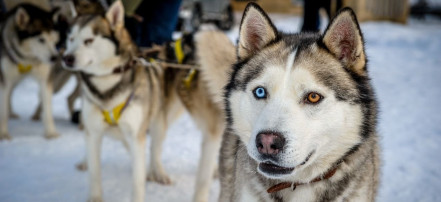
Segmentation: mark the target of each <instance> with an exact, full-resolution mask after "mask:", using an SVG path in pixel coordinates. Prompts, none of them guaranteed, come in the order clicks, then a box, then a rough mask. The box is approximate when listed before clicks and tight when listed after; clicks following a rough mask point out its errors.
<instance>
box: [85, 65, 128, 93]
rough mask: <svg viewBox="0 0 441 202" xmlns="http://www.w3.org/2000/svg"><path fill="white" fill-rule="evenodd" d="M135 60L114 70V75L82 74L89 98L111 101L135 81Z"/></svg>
mask: <svg viewBox="0 0 441 202" xmlns="http://www.w3.org/2000/svg"><path fill="white" fill-rule="evenodd" d="M135 66H136V61H135V60H129V61H128V62H127V63H126V64H124V65H119V66H116V67H114V68H113V70H112V73H110V74H107V75H99V76H96V75H92V74H87V73H83V72H81V73H80V75H81V78H82V80H83V83H84V87H85V88H86V91H88V92H89V93H90V95H89V96H91V97H93V98H95V99H98V100H100V101H105V100H108V99H111V98H112V97H114V96H115V95H116V94H118V93H119V92H121V91H124V89H125V88H126V87H127V86H130V85H131V84H132V83H133V81H134V71H135V70H134V67H135Z"/></svg>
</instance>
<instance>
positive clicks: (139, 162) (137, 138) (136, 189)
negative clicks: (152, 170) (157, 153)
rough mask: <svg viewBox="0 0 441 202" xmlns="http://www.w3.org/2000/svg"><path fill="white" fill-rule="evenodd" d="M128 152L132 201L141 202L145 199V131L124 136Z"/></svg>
mask: <svg viewBox="0 0 441 202" xmlns="http://www.w3.org/2000/svg"><path fill="white" fill-rule="evenodd" d="M124 136H125V139H126V142H127V144H128V147H129V148H128V149H129V152H130V154H131V156H132V178H133V186H132V201H133V202H143V201H144V197H145V184H146V183H145V178H146V164H145V163H146V162H145V143H146V134H145V131H144V132H142V133H138V135H136V134H134V133H132V134H125V135H124Z"/></svg>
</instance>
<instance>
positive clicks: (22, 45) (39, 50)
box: [3, 4, 59, 64]
mask: <svg viewBox="0 0 441 202" xmlns="http://www.w3.org/2000/svg"><path fill="white" fill-rule="evenodd" d="M10 15H11V19H12V20H13V23H14V26H13V27H14V33H15V34H14V36H13V38H7V39H3V41H5V43H8V44H9V43H10V46H11V47H8V48H16V49H17V52H18V53H19V54H21V56H23V57H26V58H33V59H37V60H39V61H40V62H42V63H46V64H53V63H54V62H55V61H56V60H57V58H58V51H57V49H56V44H57V43H58V41H59V33H58V31H57V30H56V29H55V23H57V20H58V9H54V10H52V11H51V12H47V11H45V10H42V9H40V8H38V7H36V6H33V5H31V4H20V5H18V6H17V7H16V8H15V9H14V10H13V11H12V12H11V13H10ZM4 32H6V30H4ZM7 36H8V35H7V34H6V33H3V37H7ZM15 41H16V42H17V43H16V44H14V42H15Z"/></svg>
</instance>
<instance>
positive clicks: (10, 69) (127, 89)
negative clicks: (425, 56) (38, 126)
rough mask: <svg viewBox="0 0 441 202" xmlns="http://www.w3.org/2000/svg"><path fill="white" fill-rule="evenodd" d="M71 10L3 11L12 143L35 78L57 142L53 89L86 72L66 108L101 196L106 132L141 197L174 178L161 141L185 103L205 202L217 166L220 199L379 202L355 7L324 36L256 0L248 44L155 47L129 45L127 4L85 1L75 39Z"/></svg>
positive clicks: (207, 39) (198, 196)
mask: <svg viewBox="0 0 441 202" xmlns="http://www.w3.org/2000/svg"><path fill="white" fill-rule="evenodd" d="M77 6H78V5H77ZM92 10H93V9H92ZM60 13H61V12H60V10H59V9H52V10H51V11H47V10H45V9H43V8H39V7H38V6H35V5H32V4H18V5H17V6H16V7H15V8H14V9H11V10H10V11H9V12H8V13H7V14H6V15H5V16H4V17H3V21H2V22H1V25H0V26H1V27H0V32H1V36H0V37H1V39H0V40H1V44H0V45H1V46H0V61H1V63H0V68H1V69H0V70H1V71H0V140H5V139H11V136H10V134H9V132H8V119H9V118H14V117H16V115H15V113H14V112H13V111H12V108H11V103H10V100H11V93H12V91H13V89H14V87H15V86H16V85H17V84H18V83H19V82H20V81H21V80H22V79H23V78H25V77H32V78H33V79H35V80H36V81H37V83H38V85H39V87H40V99H41V106H39V109H38V110H37V111H36V113H35V114H34V116H33V118H34V119H39V118H40V113H41V112H42V114H41V115H42V120H43V123H44V129H45V137H46V138H55V137H58V136H59V131H57V130H56V128H55V124H54V120H53V117H52V110H51V107H52V103H51V100H52V94H53V93H54V92H55V93H56V92H57V91H58V90H59V89H61V87H62V86H63V85H64V83H65V82H66V80H67V78H69V77H70V76H74V77H75V78H76V79H77V88H76V89H75V90H74V92H73V93H72V94H71V96H69V98H68V104H69V111H70V112H71V114H74V113H73V103H74V101H75V99H76V98H78V97H80V98H81V103H82V107H81V113H80V115H79V116H80V117H79V120H80V122H81V125H82V128H83V129H84V132H85V139H86V149H87V152H86V153H87V155H86V157H85V158H84V159H83V160H82V161H81V162H80V163H79V164H78V166H77V167H78V168H79V169H81V170H86V169H87V171H88V178H89V181H88V182H89V196H88V201H91V202H92V201H93V202H97V201H102V198H103V193H102V186H101V183H102V181H101V163H100V151H101V144H102V139H103V136H104V135H109V136H111V137H113V138H115V139H117V140H120V141H121V142H122V143H123V145H124V146H125V147H126V149H127V151H128V152H129V154H130V155H131V158H132V161H131V162H132V165H131V168H132V171H131V172H132V188H131V190H132V195H131V201H137V202H140V201H145V200H147V201H148V196H146V193H145V190H146V182H145V181H146V180H149V181H155V182H158V183H161V184H170V183H171V180H170V178H169V176H168V174H167V173H166V172H165V170H164V168H163V165H162V162H161V154H162V145H163V141H164V139H165V135H166V131H167V128H168V126H170V125H171V124H172V123H173V122H174V121H175V120H176V119H177V118H179V117H180V115H181V114H182V113H183V112H184V111H187V112H188V113H189V114H190V116H191V118H192V119H193V120H194V122H195V123H196V125H197V127H198V128H199V129H200V130H201V132H202V134H203V142H202V150H201V157H200V160H199V168H198V171H197V177H196V187H195V192H194V195H193V201H195V202H202V201H208V198H209V190H210V186H211V184H212V181H213V176H214V175H215V172H216V171H217V170H219V174H220V182H221V191H220V196H219V201H221V202H230V201H242V202H248V201H249V202H254V201H280V202H281V201H285V202H288V201H375V197H376V193H377V187H378V184H379V174H380V160H379V155H380V154H379V152H380V151H379V146H378V137H377V133H376V124H377V123H376V122H377V103H376V99H375V96H374V91H373V88H372V86H371V84H370V79H369V76H368V69H367V59H366V58H367V57H366V55H365V48H364V41H363V34H362V32H361V30H360V26H359V24H358V21H357V18H356V16H355V14H354V12H353V11H352V10H351V9H350V8H344V9H342V10H340V11H339V12H338V14H337V15H336V16H335V17H334V19H332V20H331V22H330V23H329V25H328V27H327V28H326V30H325V31H324V33H323V34H319V33H284V32H281V31H279V30H277V28H276V27H275V26H274V24H273V23H272V21H271V19H270V17H269V16H268V15H267V14H266V13H265V12H264V11H263V10H262V8H260V7H259V6H258V5H257V4H255V3H249V4H248V6H247V7H246V9H245V11H244V13H243V17H242V20H241V23H240V29H239V38H238V41H237V45H234V44H233V43H232V42H231V41H230V39H229V38H228V37H227V36H226V35H225V34H224V33H223V32H219V31H200V32H198V33H196V34H194V35H193V34H190V35H184V36H183V37H182V38H181V39H179V43H174V42H170V43H167V44H164V45H162V46H155V47H154V48H152V49H150V50H148V51H143V50H141V49H140V48H139V47H137V46H136V45H135V43H134V42H133V41H132V40H131V38H130V35H129V33H128V31H127V30H126V29H125V25H124V8H123V5H122V3H121V2H120V1H115V2H114V3H113V4H112V5H111V6H110V7H109V8H108V9H107V10H106V11H105V12H104V13H103V14H98V13H94V12H81V11H80V12H76V11H75V9H74V11H73V12H72V13H73V15H72V16H71V19H70V20H67V22H68V24H69V26H68V29H65V32H66V34H63V33H62V32H63V29H62V28H63V26H62V25H63V22H64V23H66V20H65V19H64V21H63V18H62V17H60V16H62V15H61V14H60ZM77 14H78V15H77ZM60 30H61V31H60ZM60 44H63V45H60ZM60 46H62V47H63V48H61V49H57V47H60ZM58 50H60V51H58ZM176 50H178V51H176ZM176 52H177V53H179V54H175V53H176ZM173 64H183V65H187V66H190V67H191V68H177V66H176V65H173ZM187 66H186V67H187ZM66 70H67V71H66ZM147 133H148V134H149V135H151V141H152V144H151V148H150V150H151V151H150V153H149V154H150V155H151V156H150V162H149V163H147V162H146V160H145V159H146V156H145V149H146V138H147V137H146V136H147ZM147 165H148V167H147ZM104 194H105V193H104Z"/></svg>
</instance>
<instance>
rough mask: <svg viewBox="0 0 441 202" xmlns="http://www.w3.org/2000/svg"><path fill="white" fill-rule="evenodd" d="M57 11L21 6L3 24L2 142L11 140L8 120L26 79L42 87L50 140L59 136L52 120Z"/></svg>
mask: <svg viewBox="0 0 441 202" xmlns="http://www.w3.org/2000/svg"><path fill="white" fill-rule="evenodd" d="M57 19H58V13H57V10H56V9H55V10H53V11H51V12H47V11H45V10H43V9H41V8H38V7H36V6H33V5H31V4H19V5H18V6H17V7H15V8H14V9H12V10H11V11H9V12H8V14H7V15H6V17H5V19H4V20H3V22H2V23H1V28H0V37H1V39H0V40H1V43H0V44H1V47H0V62H1V64H0V68H1V69H0V140H1V139H10V138H11V137H10V136H9V133H8V118H9V113H10V97H11V93H12V91H13V89H14V87H15V86H16V85H17V83H18V82H19V81H21V80H22V79H23V78H24V77H26V76H31V77H32V78H34V79H35V80H36V81H37V82H38V84H39V86H40V99H41V100H42V104H43V122H44V126H45V134H46V138H54V137H57V136H58V133H57V132H56V130H55V125H54V120H53V117H52V105H51V99H52V92H53V87H52V86H53V80H54V74H53V71H52V70H53V66H54V64H55V63H56V61H57V60H58V52H57V50H56V47H55V45H56V43H57V42H58V40H59V34H58V32H57V31H56V29H55V23H56V21H57Z"/></svg>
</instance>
